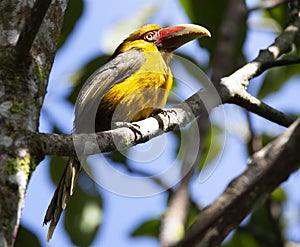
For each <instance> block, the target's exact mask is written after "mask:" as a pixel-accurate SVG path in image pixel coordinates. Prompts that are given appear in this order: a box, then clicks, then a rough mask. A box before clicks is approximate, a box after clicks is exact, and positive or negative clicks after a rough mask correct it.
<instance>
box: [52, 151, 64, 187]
mask: <svg viewBox="0 0 300 247" xmlns="http://www.w3.org/2000/svg"><path fill="white" fill-rule="evenodd" d="M67 162H68V158H67V157H57V156H56V157H55V156H53V157H51V160H50V165H49V169H50V177H51V179H52V181H53V183H54V184H55V185H57V184H58V182H59V180H60V178H61V176H62V174H63V172H64V169H65V167H66V165H67Z"/></svg>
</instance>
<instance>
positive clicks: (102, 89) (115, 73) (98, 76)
mask: <svg viewBox="0 0 300 247" xmlns="http://www.w3.org/2000/svg"><path fill="white" fill-rule="evenodd" d="M143 63H144V55H143V53H142V51H140V50H130V51H127V52H125V53H121V54H119V55H117V56H116V57H115V58H113V59H112V60H110V61H109V62H108V63H106V64H105V65H103V66H102V67H100V68H99V69H98V70H97V71H96V72H94V74H93V75H91V76H90V78H89V79H88V80H87V82H86V83H85V84H84V86H83V87H82V89H81V91H80V93H79V95H78V97H77V100H76V104H75V120H74V132H75V133H93V132H94V130H95V128H94V127H95V126H94V124H95V117H96V112H97V109H98V105H99V103H100V101H101V99H102V97H103V96H104V94H105V93H106V92H107V91H108V90H109V88H110V87H111V86H112V85H114V84H117V83H120V82H122V81H124V80H126V79H127V78H128V77H130V76H131V75H132V74H134V73H135V72H136V71H137V70H138V69H139V68H140V67H141V66H142V64H143Z"/></svg>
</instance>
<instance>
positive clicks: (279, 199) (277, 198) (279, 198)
mask: <svg viewBox="0 0 300 247" xmlns="http://www.w3.org/2000/svg"><path fill="white" fill-rule="evenodd" d="M271 199H272V200H273V201H274V202H276V203H278V204H282V203H284V202H286V200H287V195H286V193H285V191H284V189H282V188H281V187H278V188H276V189H275V190H274V191H273V192H272V194H271Z"/></svg>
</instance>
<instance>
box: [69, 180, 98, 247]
mask: <svg viewBox="0 0 300 247" xmlns="http://www.w3.org/2000/svg"><path fill="white" fill-rule="evenodd" d="M84 176H85V181H84V185H85V186H86V187H88V188H89V189H88V191H89V193H86V192H85V191H84V190H83V189H82V188H81V187H82V185H81V184H80V185H81V186H77V188H76V189H75V193H74V195H73V196H72V197H71V198H70V201H69V203H68V206H67V209H66V212H65V218H64V226H65V229H66V231H67V232H68V234H69V236H70V238H71V240H72V242H73V243H74V244H75V245H76V246H82V247H84V246H90V245H91V243H92V242H93V240H94V238H95V236H96V234H97V232H98V229H99V226H100V223H101V220H102V199H101V197H100V195H99V193H98V192H97V190H96V189H95V186H94V185H93V182H92V181H91V180H90V179H89V178H88V177H87V176H86V175H83V177H84ZM87 183H89V184H87ZM92 192H93V193H92Z"/></svg>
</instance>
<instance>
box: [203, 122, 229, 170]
mask: <svg viewBox="0 0 300 247" xmlns="http://www.w3.org/2000/svg"><path fill="white" fill-rule="evenodd" d="M222 133H223V130H222V129H221V128H220V127H219V126H217V125H215V124H211V126H210V130H208V134H207V137H206V139H205V143H204V145H203V149H202V153H201V160H200V163H199V169H200V170H201V169H202V168H203V167H204V166H207V165H208V164H209V163H210V162H212V161H213V160H214V159H215V158H216V157H217V156H218V154H219V153H220V152H221V151H222V140H220V141H219V140H218V139H217V138H218V136H220V135H222ZM213 138H214V141H213V142H212V140H213ZM212 143H213V145H212Z"/></svg>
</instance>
